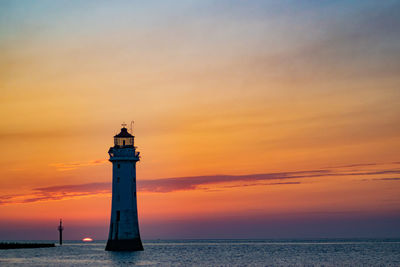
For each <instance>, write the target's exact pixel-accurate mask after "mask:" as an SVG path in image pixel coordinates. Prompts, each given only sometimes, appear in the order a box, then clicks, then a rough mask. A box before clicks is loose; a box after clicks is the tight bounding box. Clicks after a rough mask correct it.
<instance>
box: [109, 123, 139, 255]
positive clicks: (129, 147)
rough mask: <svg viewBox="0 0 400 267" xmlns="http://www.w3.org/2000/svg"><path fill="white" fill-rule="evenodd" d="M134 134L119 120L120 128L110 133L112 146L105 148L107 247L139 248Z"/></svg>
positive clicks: (137, 156) (136, 159)
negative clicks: (108, 179) (109, 176)
mask: <svg viewBox="0 0 400 267" xmlns="http://www.w3.org/2000/svg"><path fill="white" fill-rule="evenodd" d="M134 138H135V137H134V136H133V135H131V134H130V133H129V132H128V130H127V129H126V128H125V125H124V124H123V127H122V129H121V132H120V133H119V134H117V135H116V136H114V146H113V147H110V150H109V151H108V154H109V155H110V161H111V162H112V164H113V180H112V208H111V220H110V232H109V235H108V241H107V246H106V250H110V251H121V250H127V251H135V250H143V246H142V241H141V239H140V233H139V223H138V213H137V201H136V162H137V161H139V152H136V147H135V146H134Z"/></svg>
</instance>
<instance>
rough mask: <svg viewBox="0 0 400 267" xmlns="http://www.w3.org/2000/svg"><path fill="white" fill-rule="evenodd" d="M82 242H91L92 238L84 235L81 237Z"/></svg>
mask: <svg viewBox="0 0 400 267" xmlns="http://www.w3.org/2000/svg"><path fill="white" fill-rule="evenodd" d="M82 241H83V242H92V241H93V239H92V238H90V237H85V238H84V239H82Z"/></svg>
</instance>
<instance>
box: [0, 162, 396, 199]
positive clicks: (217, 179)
mask: <svg viewBox="0 0 400 267" xmlns="http://www.w3.org/2000/svg"><path fill="white" fill-rule="evenodd" d="M374 165H378V164H375V163H371V164H352V165H346V166H340V167H337V168H336V169H335V168H326V169H318V170H308V171H293V172H273V173H258V174H246V175H208V176H192V177H190V176H188V177H173V178H160V179H154V180H138V190H139V191H142V192H153V193H169V192H174V191H188V190H198V189H200V190H205V191H206V192H214V191H215V190H217V191H219V190H224V189H229V188H235V187H248V186H275V185H299V184H301V183H303V180H304V179H311V178H314V179H318V178H324V177H333V176H335V177H342V178H346V177H354V176H360V177H365V176H367V177H372V178H371V179H363V180H361V181H372V180H381V181H398V180H400V178H397V177H380V176H381V175H387V174H400V169H399V168H391V169H380V170H362V169H359V170H344V171H343V167H362V166H364V167H370V166H374ZM227 183H235V184H227ZM219 184H220V185H221V186H218V185H219ZM210 185H213V186H210ZM110 193H111V183H110V182H102V183H86V184H73V185H57V186H49V187H38V188H33V189H32V192H31V193H29V194H15V195H3V196H0V205H4V204H13V203H31V202H37V201H48V200H63V199H68V198H75V197H85V196H94V195H99V194H110Z"/></svg>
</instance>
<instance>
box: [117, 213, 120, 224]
mask: <svg viewBox="0 0 400 267" xmlns="http://www.w3.org/2000/svg"><path fill="white" fill-rule="evenodd" d="M119 216H120V215H119V210H117V222H119Z"/></svg>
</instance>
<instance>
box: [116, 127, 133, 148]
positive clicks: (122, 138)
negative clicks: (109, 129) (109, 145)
mask: <svg viewBox="0 0 400 267" xmlns="http://www.w3.org/2000/svg"><path fill="white" fill-rule="evenodd" d="M134 138H135V137H134V136H133V135H131V134H130V133H129V132H128V129H126V128H125V127H122V128H121V132H120V133H119V134H117V135H115V136H114V145H115V146H118V147H126V146H133V144H134V141H133V139H134Z"/></svg>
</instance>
